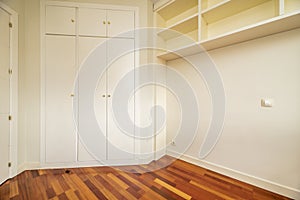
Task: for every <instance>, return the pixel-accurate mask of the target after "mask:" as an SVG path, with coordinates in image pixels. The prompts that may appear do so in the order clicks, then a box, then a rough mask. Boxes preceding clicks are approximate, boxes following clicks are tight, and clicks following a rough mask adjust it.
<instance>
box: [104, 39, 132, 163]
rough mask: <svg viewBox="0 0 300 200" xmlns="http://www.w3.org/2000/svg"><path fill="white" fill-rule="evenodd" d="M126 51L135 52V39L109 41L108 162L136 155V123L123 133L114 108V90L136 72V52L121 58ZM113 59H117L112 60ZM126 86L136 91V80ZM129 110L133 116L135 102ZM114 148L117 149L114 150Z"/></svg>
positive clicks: (130, 102) (130, 104)
mask: <svg viewBox="0 0 300 200" xmlns="http://www.w3.org/2000/svg"><path fill="white" fill-rule="evenodd" d="M116 46H118V48H116ZM124 50H134V40H133V39H116V38H114V39H111V40H109V41H108V48H107V54H108V55H107V57H108V64H109V65H108V70H107V94H108V95H111V97H108V98H107V139H108V144H107V145H108V148H107V149H108V152H107V155H108V160H114V159H120V160H122V159H133V153H134V121H133V122H132V125H131V126H130V130H129V133H124V132H122V130H121V129H120V128H119V127H118V124H117V122H115V118H114V115H113V114H114V113H113V107H112V98H113V95H114V88H115V87H116V86H117V84H118V82H119V81H120V80H121V79H122V77H123V76H125V75H126V74H127V73H128V72H130V71H132V70H134V52H133V51H131V52H128V53H126V54H125V55H123V56H120V57H119V55H122V54H120V52H122V51H124ZM112 58H117V59H116V60H111V59H112ZM125 84H126V87H127V88H129V89H131V91H132V92H133V91H134V78H132V80H130V81H129V82H126V83H125ZM127 110H128V112H129V113H131V116H132V115H133V113H134V101H129V100H128V109H127ZM115 114H118V113H115ZM114 146H115V147H116V148H114ZM119 149H121V150H119Z"/></svg>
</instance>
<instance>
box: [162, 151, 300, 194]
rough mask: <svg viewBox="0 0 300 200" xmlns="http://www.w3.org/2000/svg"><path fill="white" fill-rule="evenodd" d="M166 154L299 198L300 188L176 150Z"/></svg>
mask: <svg viewBox="0 0 300 200" xmlns="http://www.w3.org/2000/svg"><path fill="white" fill-rule="evenodd" d="M167 155H169V156H173V157H176V158H180V159H181V160H184V161H186V162H188V163H191V164H194V165H197V166H200V167H203V168H205V169H209V170H212V171H215V172H218V173H220V174H223V175H225V176H229V177H231V178H234V179H237V180H240V181H243V182H246V183H249V184H252V185H255V186H257V187H260V188H263V189H266V190H268V191H272V192H275V193H278V194H281V195H284V196H287V197H290V198H293V199H300V190H297V189H294V188H290V187H287V186H284V185H280V184H278V183H274V182H272V181H268V180H265V179H262V178H258V177H255V176H251V175H249V174H245V173H242V172H239V171H236V170H233V169H230V168H226V167H223V166H220V165H216V164H214V163H210V162H207V161H203V160H200V159H198V158H195V157H193V156H190V155H185V154H184V155H179V154H178V153H177V152H173V151H167Z"/></svg>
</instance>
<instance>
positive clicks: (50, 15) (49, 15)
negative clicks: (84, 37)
mask: <svg viewBox="0 0 300 200" xmlns="http://www.w3.org/2000/svg"><path fill="white" fill-rule="evenodd" d="M75 12H76V10H75V8H71V7H60V6H47V7H46V33H50V34H65V35H75V34H76V21H75V17H76V14H75Z"/></svg>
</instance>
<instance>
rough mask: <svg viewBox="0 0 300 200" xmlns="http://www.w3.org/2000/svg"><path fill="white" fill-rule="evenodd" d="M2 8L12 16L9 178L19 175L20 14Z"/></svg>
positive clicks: (3, 7)
mask: <svg viewBox="0 0 300 200" xmlns="http://www.w3.org/2000/svg"><path fill="white" fill-rule="evenodd" d="M0 7H1V8H2V9H3V10H5V11H6V12H7V13H8V14H9V15H10V23H12V27H11V28H10V69H12V74H11V77H10V115H11V116H12V120H11V121H10V137H9V139H10V142H9V145H10V147H9V159H10V162H11V167H10V168H9V178H11V177H14V176H15V175H17V173H18V151H17V150H18V146H17V145H18V64H19V60H18V13H17V12H16V11H14V10H13V9H11V8H10V7H9V6H7V5H6V4H4V3H2V2H0Z"/></svg>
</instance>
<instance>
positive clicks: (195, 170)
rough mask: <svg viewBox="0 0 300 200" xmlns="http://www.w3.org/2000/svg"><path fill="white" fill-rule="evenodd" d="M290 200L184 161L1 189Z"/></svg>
mask: <svg viewBox="0 0 300 200" xmlns="http://www.w3.org/2000/svg"><path fill="white" fill-rule="evenodd" d="M35 199H38V200H44V199H45V200H46V199H51V200H93V199H95V200H96V199H103V200H122V199H124V200H125V199H129V200H135V199H140V200H153V199H155V200H156V199H157V200H166V199H167V200H182V199H192V200H197V199H199V200H222V199H225V200H233V199H234V200H248V199H249V200H250V199H251V200H274V199H276V200H290V198H287V197H283V196H281V195H279V194H275V193H272V192H269V191H266V190H264V189H261V188H258V187H255V186H252V185H250V184H247V183H244V182H241V181H238V180H235V179H232V178H230V177H227V176H224V175H222V174H219V173H215V172H213V171H211V170H207V169H204V168H201V167H198V166H195V165H193V164H190V163H187V162H185V161H182V160H176V159H175V158H172V157H170V156H165V157H163V158H161V159H160V160H158V161H153V162H151V163H150V164H149V165H137V166H122V167H87V168H72V169H49V170H31V171H25V172H23V173H21V174H19V175H18V176H16V177H14V178H13V179H11V180H8V181H7V182H5V183H4V184H2V185H1V186H0V200H35Z"/></svg>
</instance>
